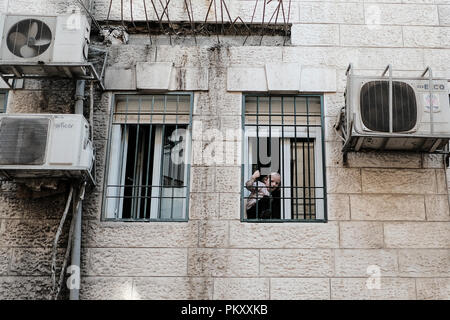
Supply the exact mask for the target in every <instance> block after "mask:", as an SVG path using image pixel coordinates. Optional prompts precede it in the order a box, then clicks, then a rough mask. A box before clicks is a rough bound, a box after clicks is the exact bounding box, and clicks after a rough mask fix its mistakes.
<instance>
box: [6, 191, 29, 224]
mask: <svg viewBox="0 0 450 320" xmlns="http://www.w3.org/2000/svg"><path fill="white" fill-rule="evenodd" d="M25 207H26V203H25V201H24V200H23V199H17V194H16V193H15V192H1V193H0V218H21V217H22V216H23V214H24V209H25Z"/></svg>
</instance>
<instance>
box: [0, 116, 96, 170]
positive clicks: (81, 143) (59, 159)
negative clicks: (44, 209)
mask: <svg viewBox="0 0 450 320" xmlns="http://www.w3.org/2000/svg"><path fill="white" fill-rule="evenodd" d="M93 165H94V151H93V146H92V142H91V140H90V139H89V124H88V122H87V121H86V119H85V118H84V117H83V116H82V115H77V114H64V115H57V114H3V115H0V175H2V176H5V177H7V178H32V177H68V178H71V177H81V176H90V177H92V175H91V171H92V168H93Z"/></svg>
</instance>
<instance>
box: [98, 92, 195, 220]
mask: <svg viewBox="0 0 450 320" xmlns="http://www.w3.org/2000/svg"><path fill="white" fill-rule="evenodd" d="M115 100H116V101H115V105H114V109H113V112H112V114H111V125H110V128H111V129H110V136H109V147H108V155H109V158H108V166H107V178H106V179H105V180H106V185H105V195H104V213H105V215H104V216H105V218H106V219H113V220H121V221H123V220H129V221H186V220H187V212H188V199H189V172H190V165H189V163H190V159H189V155H190V151H189V150H190V148H191V147H190V128H191V123H192V102H193V96H192V95H191V94H166V95H116V97H115Z"/></svg>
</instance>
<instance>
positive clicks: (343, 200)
mask: <svg viewBox="0 0 450 320" xmlns="http://www.w3.org/2000/svg"><path fill="white" fill-rule="evenodd" d="M327 204H328V220H330V221H333V220H350V200H349V196H348V195H344V194H329V195H328V196H327Z"/></svg>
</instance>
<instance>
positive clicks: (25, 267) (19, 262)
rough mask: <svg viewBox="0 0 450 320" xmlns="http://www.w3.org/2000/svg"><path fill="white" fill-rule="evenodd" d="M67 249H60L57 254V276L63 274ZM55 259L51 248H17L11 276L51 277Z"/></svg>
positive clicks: (13, 258) (12, 261) (13, 257)
mask: <svg viewBox="0 0 450 320" xmlns="http://www.w3.org/2000/svg"><path fill="white" fill-rule="evenodd" d="M64 254H65V249H62V248H61V249H58V250H57V253H56V261H55V263H56V265H55V267H56V274H57V275H59V273H60V272H61V265H62V261H63V259H64ZM52 259H53V251H52V249H51V248H16V249H14V250H13V255H12V259H11V267H10V274H11V275H30V276H32V275H33V276H36V275H38V276H39V275H50V274H51V265H52Z"/></svg>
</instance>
